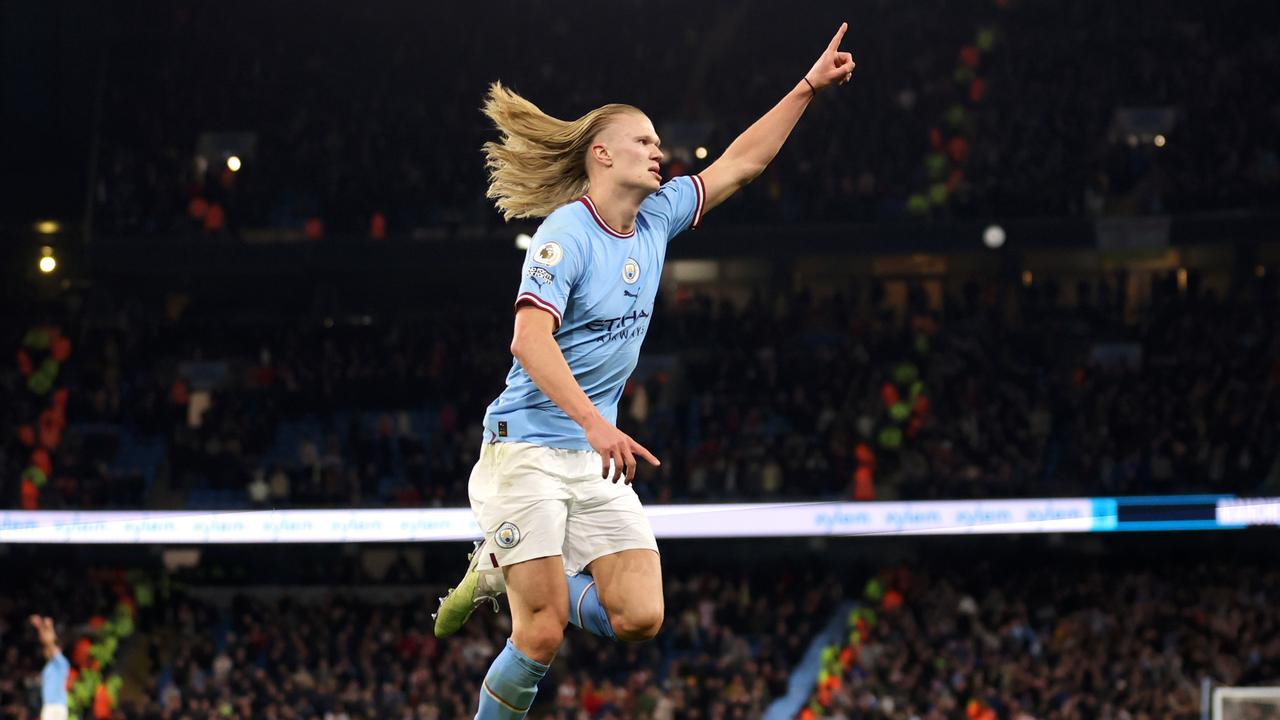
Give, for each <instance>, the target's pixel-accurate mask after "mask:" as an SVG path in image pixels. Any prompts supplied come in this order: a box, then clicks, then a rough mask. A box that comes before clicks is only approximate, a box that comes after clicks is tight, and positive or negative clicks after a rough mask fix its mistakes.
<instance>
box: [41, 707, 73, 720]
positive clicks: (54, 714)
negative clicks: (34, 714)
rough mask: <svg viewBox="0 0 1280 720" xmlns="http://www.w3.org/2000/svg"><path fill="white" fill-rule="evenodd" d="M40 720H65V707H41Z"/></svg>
mask: <svg viewBox="0 0 1280 720" xmlns="http://www.w3.org/2000/svg"><path fill="white" fill-rule="evenodd" d="M40 720H67V706H66V705H44V706H41V708H40Z"/></svg>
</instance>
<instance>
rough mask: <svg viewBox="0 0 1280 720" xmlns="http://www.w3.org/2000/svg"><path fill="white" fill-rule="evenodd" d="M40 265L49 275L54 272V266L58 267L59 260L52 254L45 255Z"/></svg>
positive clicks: (41, 270) (41, 269)
mask: <svg viewBox="0 0 1280 720" xmlns="http://www.w3.org/2000/svg"><path fill="white" fill-rule="evenodd" d="M39 267H40V272H42V273H44V274H45V275H48V274H49V273H51V272H53V270H54V268H56V267H58V261H57V260H55V259H54V257H53V256H52V255H45V256H44V257H42V258H40V263H39Z"/></svg>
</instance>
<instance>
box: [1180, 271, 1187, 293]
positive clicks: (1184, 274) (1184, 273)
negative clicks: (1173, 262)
mask: <svg viewBox="0 0 1280 720" xmlns="http://www.w3.org/2000/svg"><path fill="white" fill-rule="evenodd" d="M1186 291H1187V269H1186V268H1184V267H1180V268H1178V292H1180V293H1181V292H1186Z"/></svg>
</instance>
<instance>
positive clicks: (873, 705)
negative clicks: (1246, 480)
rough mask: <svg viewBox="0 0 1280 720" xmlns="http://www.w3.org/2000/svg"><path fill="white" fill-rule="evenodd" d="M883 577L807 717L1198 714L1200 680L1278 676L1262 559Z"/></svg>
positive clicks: (995, 566) (1187, 719)
mask: <svg viewBox="0 0 1280 720" xmlns="http://www.w3.org/2000/svg"><path fill="white" fill-rule="evenodd" d="M884 580H885V583H884V587H885V588H888V590H887V592H885V593H884V595H883V597H882V599H881V600H880V601H879V603H878V604H879V605H880V608H881V610H880V612H878V613H877V614H876V615H875V617H874V619H872V620H871V621H870V622H869V623H868V622H867V619H866V618H863V620H862V624H861V625H860V628H861V632H859V631H858V630H855V629H853V628H851V631H852V632H854V633H858V637H856V638H855V639H853V640H852V641H850V642H848V644H846V645H844V646H843V647H842V648H841V650H840V656H839V660H836V661H835V662H833V663H832V668H833V669H834V670H835V672H834V673H833V677H834V678H836V679H835V680H830V681H828V682H826V683H825V685H826V687H825V688H823V689H820V690H819V691H818V692H817V693H815V696H814V701H813V702H812V703H810V705H809V707H808V708H807V709H806V710H805V712H804V713H802V715H801V717H802V718H815V717H820V718H832V719H846V720H847V719H850V718H890V717H917V718H944V717H962V716H963V717H968V718H971V719H973V720H979V719H982V718H986V719H988V720H995V719H996V718H1000V720H1034V719H1035V718H1057V719H1060V720H1077V719H1080V720H1083V719H1084V718H1111V719H1114V720H1120V719H1134V720H1136V719H1137V718H1167V719H1169V720H1195V719H1196V718H1200V717H1202V715H1201V697H1200V693H1201V687H1202V686H1201V682H1202V680H1204V679H1206V678H1207V679H1209V680H1210V681H1211V682H1212V683H1213V684H1214V685H1227V686H1233V685H1276V684H1277V683H1280V639H1278V638H1280V636H1278V635H1277V632H1276V631H1277V626H1278V624H1280V617H1277V614H1276V611H1275V606H1274V603H1272V602H1271V601H1270V599H1269V598H1271V597H1272V596H1273V594H1274V593H1275V592H1276V591H1277V589H1280V573H1278V572H1277V571H1276V570H1275V568H1273V567H1270V566H1268V565H1265V564H1263V565H1259V564H1252V563H1248V562H1244V563H1240V562H1234V561H1226V562H1214V563H1203V562H1201V563H1197V564H1193V565H1190V566H1188V564H1186V563H1183V562H1179V561H1176V560H1167V559H1166V560H1163V561H1154V562H1149V563H1145V564H1141V565H1139V564H1137V563H1134V562H1133V561H1132V560H1129V561H1125V560H1116V559H1112V560H1111V561H1109V562H1096V563H1073V564H1071V565H1070V566H1069V567H1064V566H1063V565H1062V564H1055V566H1054V570H1053V572H1047V573H1046V572H1040V571H1038V570H1033V569H1031V568H1029V567H1022V566H1018V567H1011V566H1009V565H1006V564H1002V563H994V562H992V563H986V562H984V563H981V564H978V565H976V566H970V567H966V568H965V569H964V570H963V571H958V570H947V569H943V568H940V567H934V568H932V569H931V570H927V571H926V570H922V571H919V572H906V571H895V572H887V573H885V574H884ZM872 604H873V605H875V604H876V603H872ZM855 624H856V623H855Z"/></svg>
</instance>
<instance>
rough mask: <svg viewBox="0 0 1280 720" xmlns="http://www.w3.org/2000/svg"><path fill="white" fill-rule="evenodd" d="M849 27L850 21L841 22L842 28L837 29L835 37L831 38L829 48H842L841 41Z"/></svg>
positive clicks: (833, 50) (834, 49)
mask: <svg viewBox="0 0 1280 720" xmlns="http://www.w3.org/2000/svg"><path fill="white" fill-rule="evenodd" d="M848 29H849V23H847V22H842V23H840V29H839V30H837V31H836V35H835V37H833V38H831V44H830V45H827V49H828V50H830V51H831V52H835V51H836V50H839V49H840V41H841V40H843V39H844V31H845V30H848Z"/></svg>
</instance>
